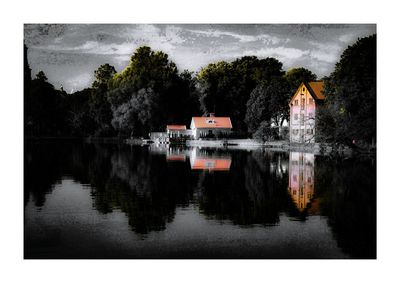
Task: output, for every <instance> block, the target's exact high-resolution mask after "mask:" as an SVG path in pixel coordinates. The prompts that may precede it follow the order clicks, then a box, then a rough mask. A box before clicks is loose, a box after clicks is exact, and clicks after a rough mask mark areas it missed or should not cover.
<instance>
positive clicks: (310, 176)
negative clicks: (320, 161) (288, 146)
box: [289, 152, 315, 212]
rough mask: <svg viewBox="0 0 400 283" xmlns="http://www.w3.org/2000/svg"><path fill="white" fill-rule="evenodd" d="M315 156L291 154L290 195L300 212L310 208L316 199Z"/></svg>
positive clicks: (300, 153) (299, 153)
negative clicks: (314, 198)
mask: <svg viewBox="0 0 400 283" xmlns="http://www.w3.org/2000/svg"><path fill="white" fill-rule="evenodd" d="M314 158H315V157H314V154H312V153H305V152H290V153H289V193H290V195H291V197H292V199H293V201H294V203H295V204H296V207H297V208H298V210H299V211H300V212H304V211H305V210H306V209H307V208H310V206H311V201H312V199H313V197H314Z"/></svg>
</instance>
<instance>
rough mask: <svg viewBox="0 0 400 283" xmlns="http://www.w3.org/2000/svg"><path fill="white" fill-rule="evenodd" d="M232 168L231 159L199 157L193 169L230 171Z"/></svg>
mask: <svg viewBox="0 0 400 283" xmlns="http://www.w3.org/2000/svg"><path fill="white" fill-rule="evenodd" d="M229 168H231V160H230V159H222V158H221V159H206V158H197V159H195V160H194V162H193V164H192V169H193V170H204V169H208V170H219V171H228V170H229Z"/></svg>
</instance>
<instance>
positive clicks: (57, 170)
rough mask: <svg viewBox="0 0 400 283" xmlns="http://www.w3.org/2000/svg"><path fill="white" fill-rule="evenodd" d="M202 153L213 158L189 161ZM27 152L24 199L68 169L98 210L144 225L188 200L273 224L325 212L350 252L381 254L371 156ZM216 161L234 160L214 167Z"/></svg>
mask: <svg viewBox="0 0 400 283" xmlns="http://www.w3.org/2000/svg"><path fill="white" fill-rule="evenodd" d="M198 158H200V159H205V160H208V161H209V163H208V165H209V166H205V167H204V168H202V167H201V168H200V167H197V168H196V170H192V167H193V166H192V165H193V164H194V163H193V162H194V161H195V160H197V159H198ZM24 160H25V164H24V169H25V170H24V174H25V180H24V183H25V193H24V202H25V205H26V204H27V203H28V202H29V201H30V200H32V201H33V203H34V204H35V205H36V206H38V207H41V206H43V205H44V203H45V201H46V195H47V194H49V193H51V191H52V189H53V187H54V185H55V184H56V183H58V182H60V180H61V179H62V178H64V177H66V176H68V177H69V178H71V177H72V178H73V179H74V180H75V181H78V182H80V183H83V184H90V187H91V195H92V198H93V206H94V209H96V210H97V211H99V212H100V213H103V214H107V213H111V212H113V211H115V210H119V211H122V212H124V213H125V214H126V215H127V218H128V222H129V225H130V227H131V229H132V230H134V231H135V232H136V233H139V234H147V233H149V232H151V231H160V230H163V229H165V228H166V225H167V223H169V222H171V221H172V220H173V219H174V217H175V210H176V208H177V207H184V206H187V205H189V204H190V203H194V204H196V205H198V208H199V211H200V213H202V214H203V215H205V216H206V217H207V218H211V219H216V220H221V221H230V222H232V223H233V224H237V225H243V226H248V225H255V224H257V225H275V224H277V223H279V221H280V215H281V214H282V213H286V214H288V215H289V216H293V217H296V219H300V220H302V221H307V216H308V215H310V214H322V215H324V216H327V218H328V223H329V225H330V226H331V227H332V231H333V232H334V235H335V237H336V239H337V242H338V245H339V246H340V247H342V249H343V250H344V251H345V252H347V253H349V254H350V255H352V256H354V257H360V258H371V257H375V256H376V195H375V194H376V173H375V164H374V163H371V162H370V161H368V160H360V159H346V160H344V159H330V158H328V157H322V156H314V155H312V154H308V153H290V154H288V153H284V152H270V151H266V150H252V151H243V150H235V151H232V150H227V149H217V150H216V149H207V150H206V149H199V148H186V147H177V148H174V147H159V148H150V149H148V148H143V147H137V146H133V147H129V146H127V145H121V144H107V145H102V144H88V143H84V142H76V141H75V142H71V141H65V142H61V141H56V142H51V141H47V142H44V141H41V142H37V143H35V142H33V143H32V142H29V143H28V142H27V143H26V144H25V156H24ZM213 160H226V161H228V162H226V163H225V164H229V166H225V167H224V170H214V169H215V166H216V165H215V164H216V163H213ZM211 165H213V166H214V168H213V167H212V166H211ZM295 176H296V178H295Z"/></svg>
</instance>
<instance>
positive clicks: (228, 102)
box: [197, 56, 283, 134]
mask: <svg viewBox="0 0 400 283" xmlns="http://www.w3.org/2000/svg"><path fill="white" fill-rule="evenodd" d="M282 75H283V72H282V63H281V62H279V61H278V60H276V59H274V58H265V59H258V58H257V57H255V56H245V57H242V58H239V59H237V60H235V61H233V62H232V63H227V62H223V61H222V62H218V63H215V64H209V65H208V66H206V67H205V68H203V69H202V70H201V72H200V73H199V74H198V76H197V78H198V81H199V86H198V87H199V92H200V105H201V109H202V111H203V112H204V114H207V113H210V112H214V113H216V115H218V116H230V117H231V118H232V122H233V126H234V128H235V130H236V131H238V132H240V133H244V134H247V133H248V129H247V125H246V123H244V119H245V116H246V103H247V101H248V100H249V98H250V93H251V92H252V91H253V90H254V88H255V87H256V86H257V85H259V84H260V83H268V82H270V81H271V80H272V79H273V78H275V77H280V76H282Z"/></svg>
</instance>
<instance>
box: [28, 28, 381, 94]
mask: <svg viewBox="0 0 400 283" xmlns="http://www.w3.org/2000/svg"><path fill="white" fill-rule="evenodd" d="M373 33H376V25H374V24H340V25H339V24H331V25H327V24H324V25H305V24H298V25H294V24H291V25H288V24H286V25H282V24H224V25H222V24H217V25H213V24H185V25H182V24H179V25H172V24H166V25H160V24H157V25H156V24H140V25H136V24H131V25H127V24H121V25H111V24H51V25H47V24H26V25H24V41H25V44H26V45H27V46H28V61H29V65H30V67H31V69H32V77H34V76H35V74H36V73H38V72H39V71H40V70H42V71H44V72H45V74H46V76H47V77H48V79H49V82H50V83H52V84H53V85H54V86H55V88H60V87H61V86H63V88H64V90H66V91H67V92H74V91H77V90H81V89H84V88H85V87H89V86H90V85H91V84H92V82H93V78H94V71H95V70H96V69H97V68H98V67H99V66H100V65H102V64H105V63H109V64H111V65H113V66H114V67H115V69H116V70H117V71H118V72H120V71H122V70H123V69H124V68H125V67H126V66H127V65H128V64H129V59H130V56H131V55H132V54H133V53H134V51H135V50H136V49H137V48H138V47H140V46H143V45H147V46H150V47H151V48H152V49H154V50H161V51H163V52H165V53H167V54H168V55H169V58H170V60H172V61H173V62H174V63H175V64H176V65H177V66H178V69H179V71H183V70H185V69H187V70H189V71H193V72H197V71H200V70H201V68H203V67H205V66H207V64H209V63H213V62H217V61H221V60H224V61H228V62H230V61H233V60H235V59H237V58H240V57H242V56H247V55H254V56H257V57H259V58H266V57H274V58H276V59H278V60H280V61H281V62H282V63H283V69H284V70H285V71H286V70H288V69H290V68H294V67H304V68H307V69H309V70H311V71H312V72H314V73H315V74H316V75H317V76H318V78H322V77H324V76H327V75H329V74H330V73H331V72H332V71H333V69H334V67H335V63H336V62H338V61H339V59H340V55H341V53H342V52H343V51H344V50H345V49H346V48H347V46H349V45H352V44H353V43H355V42H356V41H357V38H362V37H364V36H368V35H371V34H373Z"/></svg>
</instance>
